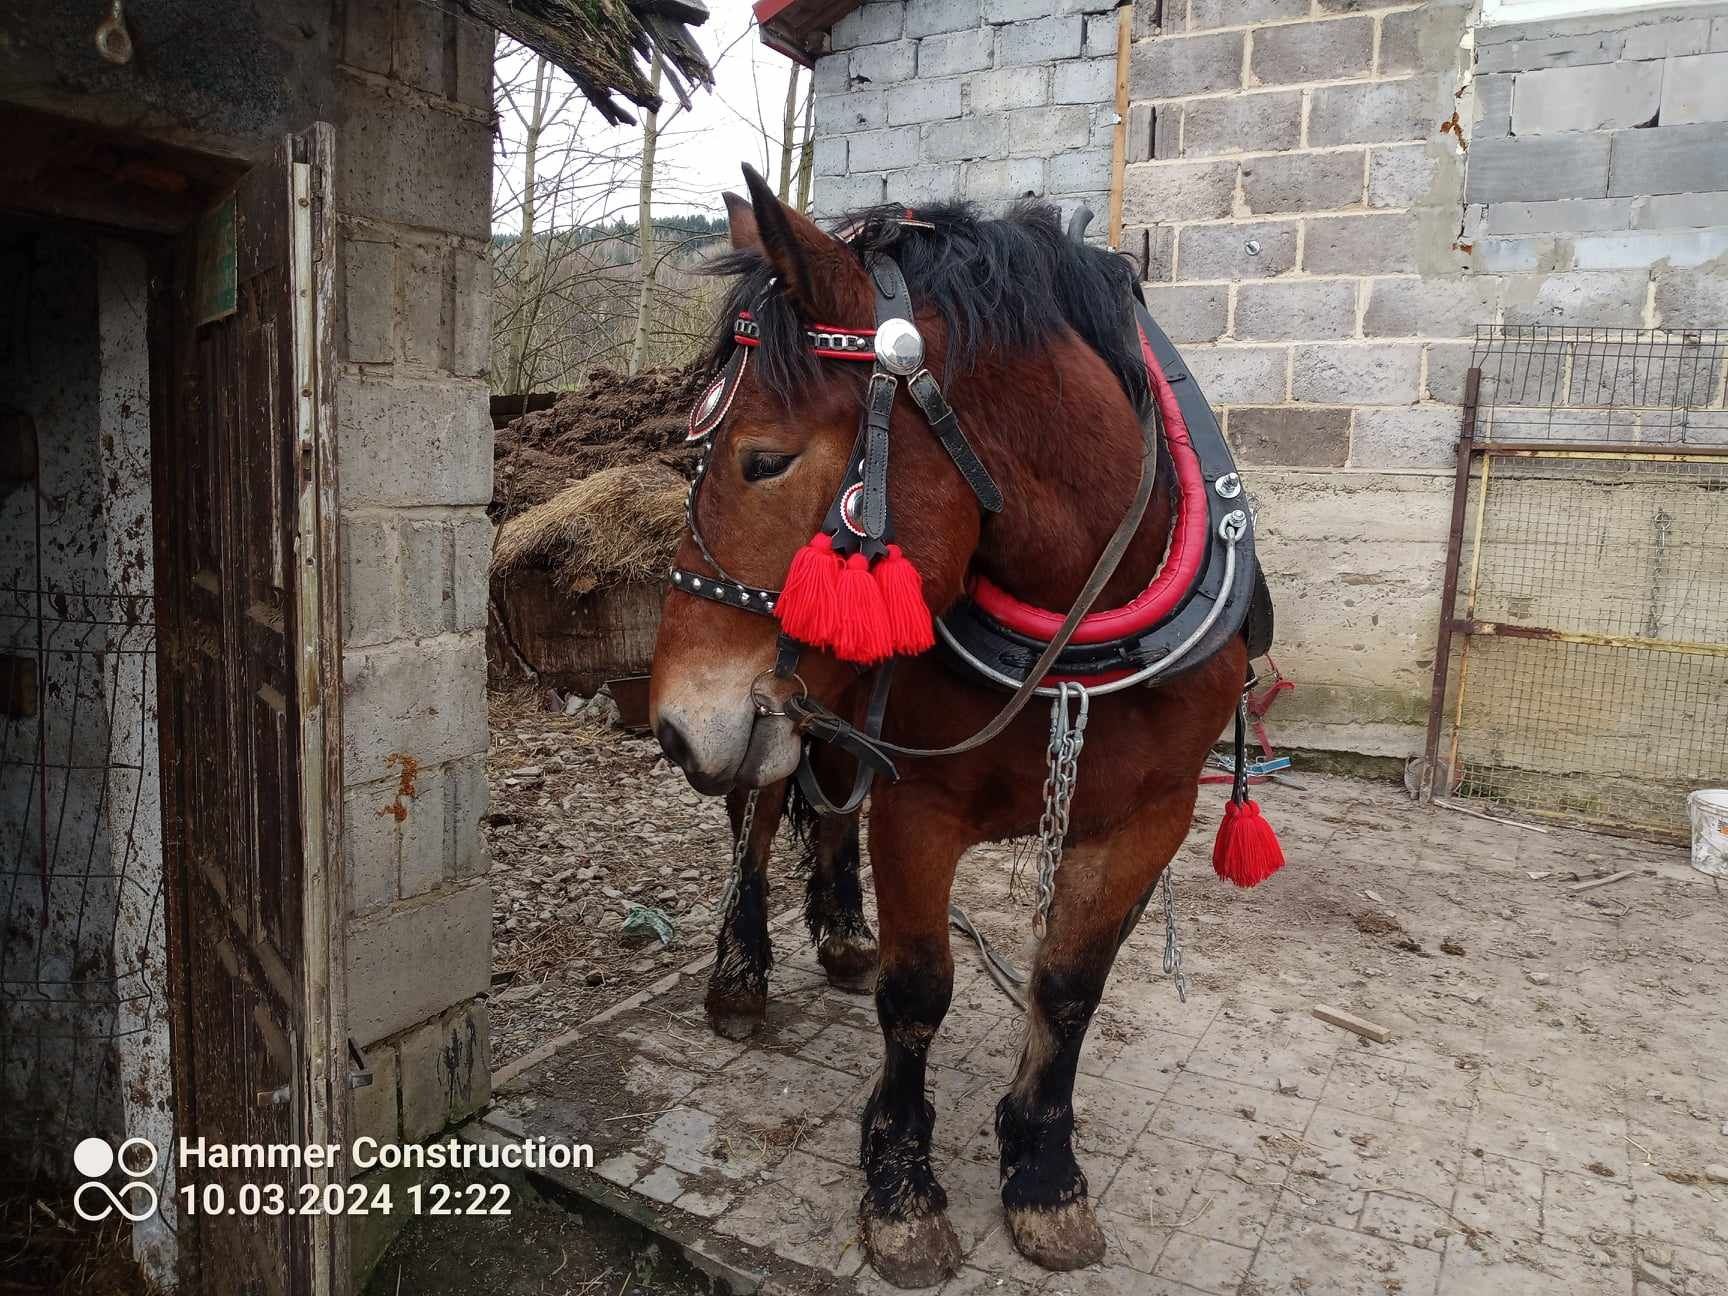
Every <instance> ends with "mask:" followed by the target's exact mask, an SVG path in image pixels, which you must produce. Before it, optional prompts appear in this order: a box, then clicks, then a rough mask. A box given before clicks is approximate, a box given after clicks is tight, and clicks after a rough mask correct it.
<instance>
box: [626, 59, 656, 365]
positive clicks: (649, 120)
mask: <svg viewBox="0 0 1728 1296" xmlns="http://www.w3.org/2000/svg"><path fill="white" fill-rule="evenodd" d="M649 84H650V85H652V86H653V87H654V92H655V93H656V94H658V93H659V92H660V60H659V59H658V58H656V59H655V60H654V69H653V72H652V73H651V75H650V78H649ZM659 142H660V114H659V113H657V112H648V113H644V114H643V116H642V179H641V181H640V183H639V184H638V186H637V198H636V237H637V245H636V262H637V265H638V266H639V268H640V270H641V274H642V291H641V295H640V296H639V297H638V298H637V299H636V340H635V341H634V342H632V343H631V345H630V376H631V377H632V378H634V377H635V376H636V375H637V374H639V373H641V372H642V357H643V356H645V355H646V354H647V352H648V308H649V307H650V306H651V305H652V304H653V301H654V270H655V264H654V149H655V147H656V145H658V144H659Z"/></svg>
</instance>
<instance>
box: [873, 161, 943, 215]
mask: <svg viewBox="0 0 1728 1296" xmlns="http://www.w3.org/2000/svg"><path fill="white" fill-rule="evenodd" d="M887 180H888V198H887V200H888V201H889V202H898V203H905V204H906V205H907V206H909V207H918V206H922V205H924V204H927V203H933V202H949V201H952V200H953V199H956V198H958V197H959V196H960V164H959V163H958V162H938V163H924V164H922V165H920V166H913V167H904V168H902V169H900V170H898V171H890V172H889V173H888V176H887Z"/></svg>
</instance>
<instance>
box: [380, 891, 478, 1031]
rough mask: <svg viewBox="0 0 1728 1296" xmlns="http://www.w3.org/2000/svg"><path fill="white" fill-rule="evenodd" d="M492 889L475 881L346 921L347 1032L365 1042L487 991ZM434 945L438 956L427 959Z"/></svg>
mask: <svg viewBox="0 0 1728 1296" xmlns="http://www.w3.org/2000/svg"><path fill="white" fill-rule="evenodd" d="M491 933H492V888H491V887H489V886H488V885H487V884H486V883H485V882H473V883H469V884H468V885H466V886H461V887H456V888H453V889H451V890H448V891H436V892H433V893H432V894H430V895H425V896H421V897H419V898H418V899H415V900H404V901H402V902H401V903H399V904H397V905H394V906H392V907H391V908H389V909H387V910H385V911H384V912H383V913H380V914H374V915H370V916H368V917H365V918H361V919H358V920H356V921H354V922H351V923H349V924H348V1031H349V1033H350V1034H351V1035H353V1037H354V1040H355V1042H356V1043H357V1044H359V1045H360V1046H361V1047H365V1046H367V1045H369V1044H372V1043H373V1042H375V1041H377V1040H380V1039H382V1038H384V1036H386V1035H393V1034H395V1033H396V1032H397V1031H400V1030H403V1029H406V1028H407V1027H409V1026H412V1025H414V1024H415V1023H417V1022H422V1021H425V1020H426V1019H427V1018H428V1017H431V1016H433V1015H435V1014H437V1013H441V1012H443V1011H444V1010H446V1009H447V1008H450V1007H452V1006H453V1005H456V1004H460V1003H463V1002H464V1001H466V1000H469V999H472V998H473V997H474V996H475V995H477V994H479V993H481V992H482V991H483V990H485V989H486V988H487V986H488V985H489V984H490V981H491V976H492V940H491ZM428 950H436V951H437V953H438V957H437V958H435V959H428V958H427V957H426V953H427V951H428Z"/></svg>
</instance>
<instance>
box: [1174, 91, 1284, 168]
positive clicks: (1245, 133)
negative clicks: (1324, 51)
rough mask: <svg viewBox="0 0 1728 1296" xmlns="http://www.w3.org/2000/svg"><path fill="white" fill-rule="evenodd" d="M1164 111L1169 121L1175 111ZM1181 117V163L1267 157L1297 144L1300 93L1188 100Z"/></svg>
mask: <svg viewBox="0 0 1728 1296" xmlns="http://www.w3.org/2000/svg"><path fill="white" fill-rule="evenodd" d="M1167 111H1168V112H1170V113H1171V114H1172V115H1174V113H1175V111H1176V109H1175V105H1171V107H1170V108H1169V109H1168V110H1167ZM1181 111H1182V154H1183V156H1184V157H1210V156H1212V155H1214V154H1219V153H1244V152H1251V153H1273V152H1277V151H1278V150H1280V149H1292V148H1295V147H1296V146H1297V144H1298V143H1300V142H1301V139H1302V92H1301V91H1300V90H1270V91H1265V92H1262V93H1256V94H1235V95H1222V96H1219V97H1217V98H1211V99H1190V100H1189V101H1188V102H1187V103H1185V104H1183V105H1182V109H1181ZM1161 156H1162V155H1161Z"/></svg>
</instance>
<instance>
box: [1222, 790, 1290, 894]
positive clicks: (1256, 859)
mask: <svg viewBox="0 0 1728 1296" xmlns="http://www.w3.org/2000/svg"><path fill="white" fill-rule="evenodd" d="M1283 867H1284V848H1283V847H1282V846H1280V845H1279V844H1278V834H1277V833H1275V832H1273V831H1272V825H1271V824H1269V823H1267V822H1266V819H1265V816H1263V815H1262V814H1261V813H1260V807H1259V806H1258V805H1256V804H1255V803H1254V802H1253V801H1249V800H1243V801H1241V802H1236V801H1229V802H1226V803H1225V805H1224V822H1223V823H1221V824H1219V825H1218V837H1217V840H1215V841H1214V842H1213V843H1212V868H1213V870H1214V871H1215V872H1216V873H1217V874H1218V876H1219V877H1221V878H1223V879H1224V880H1225V881H1226V882H1234V883H1235V884H1236V885H1237V886H1239V887H1251V886H1258V885H1259V884H1260V883H1262V882H1264V881H1265V880H1266V879H1267V878H1269V877H1271V876H1272V875H1273V874H1274V873H1276V872H1277V871H1278V870H1279V869H1281V868H1283Z"/></svg>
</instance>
